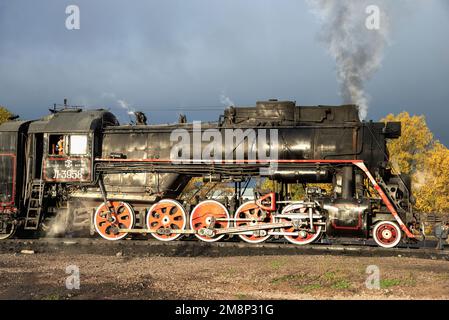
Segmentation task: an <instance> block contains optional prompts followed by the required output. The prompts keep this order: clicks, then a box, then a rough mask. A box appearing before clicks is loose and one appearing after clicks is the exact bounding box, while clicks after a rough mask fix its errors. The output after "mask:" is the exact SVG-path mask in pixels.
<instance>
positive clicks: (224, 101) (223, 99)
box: [220, 93, 235, 107]
mask: <svg viewBox="0 0 449 320" xmlns="http://www.w3.org/2000/svg"><path fill="white" fill-rule="evenodd" d="M220 103H221V104H223V105H225V106H226V107H234V106H235V104H234V102H233V101H232V100H231V99H230V98H229V97H228V96H226V95H225V94H224V93H222V94H220Z"/></svg>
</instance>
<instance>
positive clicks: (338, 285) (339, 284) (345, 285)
mask: <svg viewBox="0 0 449 320" xmlns="http://www.w3.org/2000/svg"><path fill="white" fill-rule="evenodd" d="M350 286H351V284H350V283H349V281H348V280H345V279H340V280H337V281H335V282H334V283H333V284H332V288H334V289H340V290H344V289H349V287H350Z"/></svg>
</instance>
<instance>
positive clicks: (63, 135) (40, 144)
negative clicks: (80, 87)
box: [29, 108, 118, 183]
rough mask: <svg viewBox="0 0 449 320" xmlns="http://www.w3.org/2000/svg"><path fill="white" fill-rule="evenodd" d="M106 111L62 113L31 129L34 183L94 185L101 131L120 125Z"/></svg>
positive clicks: (42, 121) (39, 122) (78, 110)
mask: <svg viewBox="0 0 449 320" xmlns="http://www.w3.org/2000/svg"><path fill="white" fill-rule="evenodd" d="M117 123H118V122H117V120H116V118H115V117H114V116H113V115H112V114H111V113H109V112H107V111H105V110H88V111H83V110H82V109H78V108H66V109H62V110H60V111H58V112H55V113H54V114H52V115H50V116H48V117H47V118H44V119H42V120H39V121H35V122H33V123H32V124H31V125H30V130H29V133H30V136H31V145H32V146H31V148H30V152H32V154H31V155H30V159H34V160H33V164H32V175H33V179H34V180H42V181H44V182H58V183H91V182H92V181H93V179H94V177H93V158H94V157H95V156H98V154H99V150H100V149H101V137H100V136H101V135H100V132H101V130H102V128H103V127H104V126H106V125H115V124H117Z"/></svg>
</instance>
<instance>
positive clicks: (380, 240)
mask: <svg viewBox="0 0 449 320" xmlns="http://www.w3.org/2000/svg"><path fill="white" fill-rule="evenodd" d="M401 237H402V232H401V229H400V228H399V226H398V225H397V224H396V223H394V222H391V221H380V222H378V223H376V225H375V226H374V229H373V239H374V241H375V242H376V243H377V244H378V245H379V246H381V247H384V248H393V247H396V246H397V245H398V244H399V242H400V241H401Z"/></svg>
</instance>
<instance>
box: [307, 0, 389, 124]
mask: <svg viewBox="0 0 449 320" xmlns="http://www.w3.org/2000/svg"><path fill="white" fill-rule="evenodd" d="M307 2H308V4H309V6H310V7H311V9H312V12H313V13H314V14H315V15H316V16H317V17H318V18H319V19H320V21H321V23H322V30H321V34H320V40H321V41H323V42H324V43H325V44H326V46H327V49H328V51H329V53H330V55H331V56H332V57H333V58H334V59H335V62H336V71H337V80H338V82H339V84H340V95H341V97H342V99H343V103H354V104H357V105H358V106H359V114H360V118H361V119H365V118H366V116H367V113H368V102H369V96H368V95H367V94H366V92H365V83H366V81H367V80H369V79H370V78H371V77H372V75H373V74H374V73H375V72H376V71H377V70H378V69H379V68H380V67H381V63H382V58H383V52H384V48H385V46H386V44H387V43H388V20H387V17H386V15H385V13H384V12H385V11H384V10H382V9H383V8H384V7H385V6H384V5H383V4H384V3H383V2H381V3H379V5H378V6H379V8H380V24H379V29H374V30H370V29H368V28H367V27H366V25H365V22H366V19H367V18H368V16H369V13H367V12H366V8H367V7H368V6H369V5H371V4H373V1H367V0H357V1H354V0H338V1H331V0H307ZM377 2H379V1H377ZM381 4H382V6H381Z"/></svg>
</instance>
